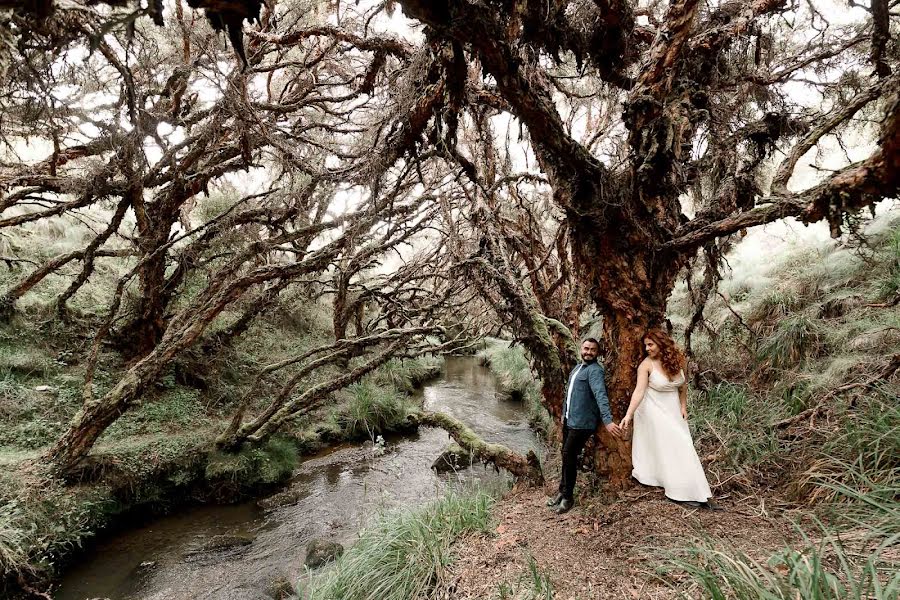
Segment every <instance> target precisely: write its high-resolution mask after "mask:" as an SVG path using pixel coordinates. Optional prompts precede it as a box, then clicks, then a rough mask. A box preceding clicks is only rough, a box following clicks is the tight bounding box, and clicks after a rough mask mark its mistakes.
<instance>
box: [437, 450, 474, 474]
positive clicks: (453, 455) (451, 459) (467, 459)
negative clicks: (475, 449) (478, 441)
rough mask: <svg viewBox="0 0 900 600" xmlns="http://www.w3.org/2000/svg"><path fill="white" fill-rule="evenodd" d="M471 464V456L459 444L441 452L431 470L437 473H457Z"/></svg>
mask: <svg viewBox="0 0 900 600" xmlns="http://www.w3.org/2000/svg"><path fill="white" fill-rule="evenodd" d="M471 464H472V455H471V454H470V453H468V452H466V451H465V450H463V448H462V446H460V445H459V444H456V443H453V444H450V445H449V446H447V448H446V449H445V450H444V451H443V452H441V455H440V456H438V457H437V459H436V460H435V461H434V462H433V463H432V464H431V468H432V469H434V470H435V471H436V472H438V473H447V472H449V471H459V470H460V469H465V468H468V467H469V466H470V465H471Z"/></svg>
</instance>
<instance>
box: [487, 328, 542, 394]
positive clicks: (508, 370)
mask: <svg viewBox="0 0 900 600" xmlns="http://www.w3.org/2000/svg"><path fill="white" fill-rule="evenodd" d="M478 356H479V358H480V359H481V361H482V362H484V363H486V364H487V365H488V367H489V368H490V370H491V371H493V372H494V374H495V375H496V376H497V382H498V383H499V384H500V387H501V388H502V389H503V390H505V391H507V392H510V393H513V394H517V395H518V396H520V397H522V398H524V397H525V395H526V394H527V392H528V388H529V387H530V386H532V385H534V383H535V376H534V374H533V373H532V371H531V365H530V364H529V362H528V357H527V356H526V355H525V349H524V348H522V347H521V346H513V347H509V345H508V344H507V343H506V342H504V341H501V340H489V341H488V343H487V345H486V346H485V348H484V350H482V351H481V352H480V353H479V354H478Z"/></svg>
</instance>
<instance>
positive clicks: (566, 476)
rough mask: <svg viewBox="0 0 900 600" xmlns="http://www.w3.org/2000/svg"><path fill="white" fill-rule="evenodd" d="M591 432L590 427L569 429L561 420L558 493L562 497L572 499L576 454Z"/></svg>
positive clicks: (576, 470)
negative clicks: (560, 460)
mask: <svg viewBox="0 0 900 600" xmlns="http://www.w3.org/2000/svg"><path fill="white" fill-rule="evenodd" d="M592 433H594V432H593V430H591V429H570V428H569V427H568V426H566V424H565V422H563V439H562V477H561V478H560V480H559V493H560V494H562V495H563V498H566V499H568V500H572V497H573V493H574V492H575V478H576V477H577V476H578V455H579V454H581V450H582V449H583V448H584V445H585V444H586V443H587V441H588V438H590V437H591V434H592Z"/></svg>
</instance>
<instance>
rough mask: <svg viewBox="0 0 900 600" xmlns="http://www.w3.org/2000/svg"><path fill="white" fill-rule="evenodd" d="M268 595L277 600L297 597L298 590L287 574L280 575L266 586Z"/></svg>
mask: <svg viewBox="0 0 900 600" xmlns="http://www.w3.org/2000/svg"><path fill="white" fill-rule="evenodd" d="M266 595H267V596H269V597H270V598H274V599H275V600H287V599H288V598H295V597H296V590H295V589H294V584H293V583H291V580H290V578H289V577H288V576H287V575H278V576H277V577H275V579H273V580H272V581H271V582H270V583H269V585H268V586H266Z"/></svg>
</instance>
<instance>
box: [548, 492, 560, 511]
mask: <svg viewBox="0 0 900 600" xmlns="http://www.w3.org/2000/svg"><path fill="white" fill-rule="evenodd" d="M562 499H563V495H562V494H557V495H555V496H553V497H552V498H550V499H549V500H547V506H549V507H550V508H553V507H554V506H556V505H557V504H559V503H560V502H561V501H562Z"/></svg>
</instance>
